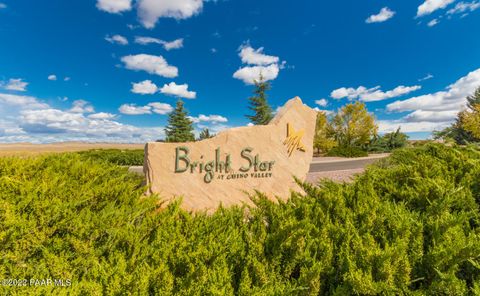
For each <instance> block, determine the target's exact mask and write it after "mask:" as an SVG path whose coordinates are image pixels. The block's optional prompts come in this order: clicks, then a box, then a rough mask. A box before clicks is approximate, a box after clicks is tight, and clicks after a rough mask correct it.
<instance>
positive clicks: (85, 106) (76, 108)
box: [69, 100, 95, 113]
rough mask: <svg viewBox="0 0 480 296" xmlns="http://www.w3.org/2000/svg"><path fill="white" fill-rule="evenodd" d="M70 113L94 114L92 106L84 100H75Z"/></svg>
mask: <svg viewBox="0 0 480 296" xmlns="http://www.w3.org/2000/svg"><path fill="white" fill-rule="evenodd" d="M69 112H71V113H92V112H95V110H94V108H93V106H92V105H91V104H90V103H89V102H87V101H85V100H75V101H73V103H72V108H71V109H70V110H69Z"/></svg>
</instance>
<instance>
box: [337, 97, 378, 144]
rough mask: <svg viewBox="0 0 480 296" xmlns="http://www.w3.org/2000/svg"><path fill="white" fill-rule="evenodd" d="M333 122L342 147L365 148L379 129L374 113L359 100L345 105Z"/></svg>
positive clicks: (338, 141)
mask: <svg viewBox="0 0 480 296" xmlns="http://www.w3.org/2000/svg"><path fill="white" fill-rule="evenodd" d="M331 124H332V130H333V132H334V135H335V140H336V141H337V143H338V145H339V146H340V147H358V148H365V147H366V146H367V145H368V144H369V143H370V140H371V139H372V137H374V136H375V135H376V134H377V130H378V127H377V125H376V124H375V119H374V117H373V115H371V114H370V113H368V111H367V109H366V107H365V104H364V103H361V102H358V101H357V102H355V103H350V104H347V105H345V106H343V107H342V108H341V109H340V110H339V112H338V113H337V114H336V115H335V117H334V118H333V120H332V123H331Z"/></svg>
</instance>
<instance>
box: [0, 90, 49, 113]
mask: <svg viewBox="0 0 480 296" xmlns="http://www.w3.org/2000/svg"><path fill="white" fill-rule="evenodd" d="M0 104H1V105H7V106H16V107H21V108H23V109H41V108H48V107H49V106H48V104H46V103H43V102H40V101H39V100H37V99H36V98H34V97H30V96H18V95H11V94H3V93H0Z"/></svg>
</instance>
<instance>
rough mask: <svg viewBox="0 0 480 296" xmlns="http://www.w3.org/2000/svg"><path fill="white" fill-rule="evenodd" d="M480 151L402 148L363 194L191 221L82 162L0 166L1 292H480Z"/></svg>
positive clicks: (333, 194)
mask: <svg viewBox="0 0 480 296" xmlns="http://www.w3.org/2000/svg"><path fill="white" fill-rule="evenodd" d="M479 180H480V152H479V151H478V150H476V149H474V148H471V147H468V148H458V149H456V148H448V147H444V146H441V145H426V146H424V147H421V148H415V149H404V150H397V151H396V152H394V153H393V155H392V156H391V157H389V158H388V159H385V160H383V161H382V162H380V163H379V164H378V165H377V166H373V167H371V168H369V169H368V170H367V171H366V173H365V174H363V175H361V176H360V177H358V178H357V179H356V180H355V182H353V183H352V184H336V183H332V182H322V183H321V184H319V186H313V185H308V184H304V185H303V187H304V190H305V193H304V194H300V193H294V194H292V197H291V199H290V200H289V201H288V202H279V203H274V202H270V201H268V200H266V199H265V198H264V197H262V196H261V195H260V196H257V197H255V198H254V199H255V203H256V205H257V207H255V208H251V209H249V210H248V211H245V209H242V208H238V207H234V208H230V209H228V210H227V209H220V210H218V211H217V212H215V213H214V214H213V215H211V216H207V215H204V214H197V215H192V214H189V213H186V212H184V211H182V210H181V209H180V208H179V205H178V204H172V205H170V206H169V207H168V208H167V209H165V210H159V209H158V204H157V199H156V197H147V198H140V196H141V195H142V193H143V192H144V188H143V187H142V186H141V183H142V179H141V178H140V177H138V176H135V175H133V174H129V173H128V172H127V170H126V168H121V167H118V166H114V165H110V164H108V163H106V162H97V161H93V160H88V159H87V160H85V159H84V158H83V157H82V156H80V155H78V154H65V155H54V156H47V157H38V158H23V159H20V158H2V159H0V255H1V256H0V278H17V279H18V278H63V279H65V278H71V279H72V282H73V284H72V286H71V287H70V288H53V287H14V288H11V287H10V288H8V287H2V286H0V293H1V294H14V295H25V294H55V295H61V294H70V295H71V294H73V295H78V294H82V295H102V294H103V295H112V294H118V295H123V294H133V295H146V294H157V295H170V294H177V295H232V294H237V295H319V294H321V295H349V294H357V295H358V294H363V295H373V294H386V295H401V294H409V295H410V294H415V295H425V294H427V295H465V294H472V295H474V294H476V295H479V293H480V228H479V226H480V213H479V204H480V182H479Z"/></svg>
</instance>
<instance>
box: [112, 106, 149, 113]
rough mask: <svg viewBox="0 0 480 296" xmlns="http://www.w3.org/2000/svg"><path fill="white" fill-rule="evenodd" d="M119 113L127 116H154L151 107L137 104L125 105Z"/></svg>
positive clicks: (119, 109)
mask: <svg viewBox="0 0 480 296" xmlns="http://www.w3.org/2000/svg"><path fill="white" fill-rule="evenodd" d="M118 111H120V113H122V114H126V115H141V114H152V108H151V107H150V106H137V105H135V104H123V105H121V106H120V108H118Z"/></svg>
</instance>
